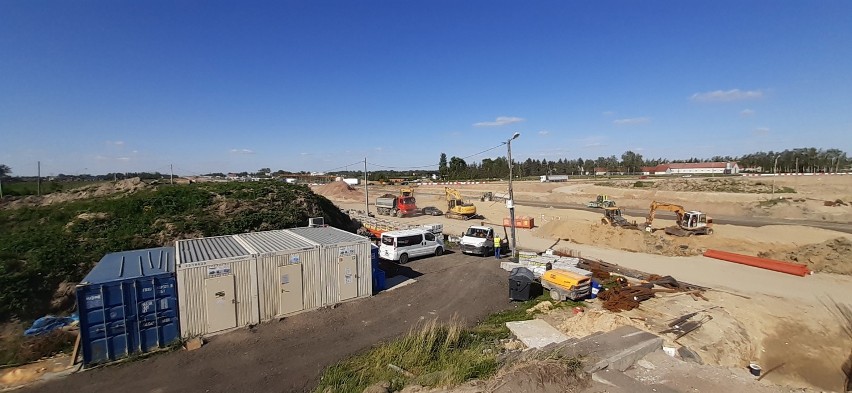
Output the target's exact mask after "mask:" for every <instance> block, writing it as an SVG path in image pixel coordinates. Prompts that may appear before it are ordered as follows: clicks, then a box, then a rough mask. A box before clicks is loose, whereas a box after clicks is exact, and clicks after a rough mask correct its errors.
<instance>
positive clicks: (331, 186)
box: [314, 180, 364, 201]
mask: <svg viewBox="0 0 852 393" xmlns="http://www.w3.org/2000/svg"><path fill="white" fill-rule="evenodd" d="M314 192H316V193H317V194H320V195H322V196H324V197H326V198H328V199H336V200H340V199H343V200H353V201H355V200H364V193H363V192H362V191H359V190H356V189H355V188H353V187H352V186H350V185H349V184H347V183H346V182H344V181H342V180H338V181H334V182H331V183H328V184H324V185H321V186H318V187H315V188H314Z"/></svg>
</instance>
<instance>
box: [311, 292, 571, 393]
mask: <svg viewBox="0 0 852 393" xmlns="http://www.w3.org/2000/svg"><path fill="white" fill-rule="evenodd" d="M543 300H549V297H548V296H547V295H542V296H540V297H538V298H536V299H533V300H530V301H527V302H523V303H519V304H517V305H516V307H514V308H512V309H509V310H504V311H500V312H497V313H494V314H491V315H489V316H488V317H487V318H485V320H483V321H482V322H480V323H479V324H477V325H476V326H474V327H472V328H464V327H462V326H461V325H460V323H459V322H458V321H452V322H450V323H449V324H440V323H438V322H437V321H434V320H433V321H431V322H427V323H426V324H424V325H422V326H421V327H419V328H415V329H412V330H411V331H409V332H408V334H406V335H405V336H403V337H400V338H397V339H395V340H392V341H390V342H387V343H383V344H380V345H378V346H376V347H373V348H372V349H369V350H367V351H366V352H364V353H361V354H358V355H355V356H353V357H351V358H349V359H347V360H344V361H342V362H340V363H337V364H335V365H333V366H331V367H328V368H327V369H326V370H325V372H324V373H323V375H322V378H321V380H320V383H319V386H317V387H316V389H314V391H315V392H319V393H321V392H326V391H328V392H355V393H360V392H362V391H363V390H364V389H365V388H366V387H368V386H370V385H372V384H376V383H379V382H388V383H389V384H390V390H400V389H402V388H403V387H404V386H406V385H409V384H418V385H422V386H432V387H441V386H453V385H458V384H460V383H462V382H465V381H468V380H471V379H485V378H488V377H490V376H492V375H494V373H496V372H497V369H498V366H499V365H498V363H497V353H499V352H500V340H501V339H506V338H508V337H509V334H510V332H509V329H508V328H506V322H512V321H525V320H530V319H533V318H534V316H535V314H534V313H527V311H526V310H527V309H528V308H530V307H532V306H534V305H536V304H537V303H539V302H540V301H543ZM577 305H583V303H582V302H560V303H557V304H556V305H555V308H560V307H574V306H577ZM389 364H392V365H394V366H397V367H400V368H402V369H403V370H405V372H407V373H410V374H405V373H403V372H400V371H398V370H394V369H393V368H391V367H390V366H388V365H389Z"/></svg>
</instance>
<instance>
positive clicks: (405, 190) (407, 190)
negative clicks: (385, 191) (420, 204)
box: [399, 187, 414, 197]
mask: <svg viewBox="0 0 852 393" xmlns="http://www.w3.org/2000/svg"><path fill="white" fill-rule="evenodd" d="M399 193H400V195H402V196H404V197H410V196H414V189H413V188H411V187H403V188H402V189H401V190H399Z"/></svg>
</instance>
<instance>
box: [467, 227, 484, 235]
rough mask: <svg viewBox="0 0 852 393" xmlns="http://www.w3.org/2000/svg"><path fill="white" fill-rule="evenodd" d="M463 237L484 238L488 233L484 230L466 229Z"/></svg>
mask: <svg viewBox="0 0 852 393" xmlns="http://www.w3.org/2000/svg"><path fill="white" fill-rule="evenodd" d="M464 235H465V236H470V237H486V236H487V235H488V232H487V231H486V230H484V229H479V228H468V229H467V232H465V234H464Z"/></svg>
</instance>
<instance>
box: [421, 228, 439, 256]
mask: <svg viewBox="0 0 852 393" xmlns="http://www.w3.org/2000/svg"><path fill="white" fill-rule="evenodd" d="M423 240H424V243H425V245H424V246H423V249H424V252H425V254H424V255H429V254H432V253H434V252H435V247H436V246H437V245H438V242H437V241H436V240H435V234H434V233H431V232H428V233H426V234H424V235H423Z"/></svg>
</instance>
